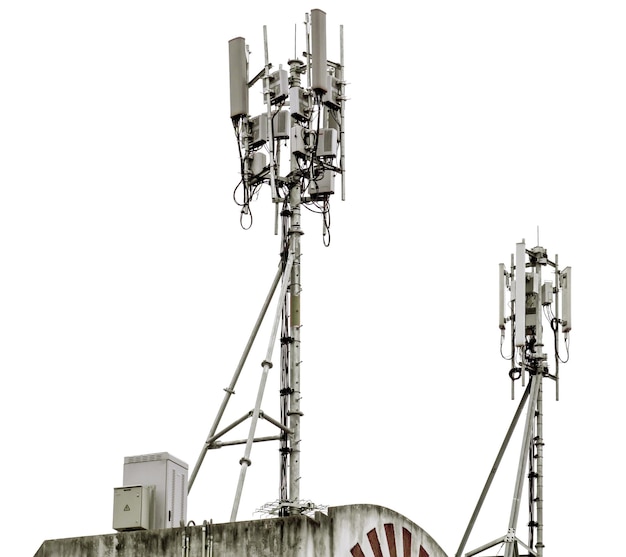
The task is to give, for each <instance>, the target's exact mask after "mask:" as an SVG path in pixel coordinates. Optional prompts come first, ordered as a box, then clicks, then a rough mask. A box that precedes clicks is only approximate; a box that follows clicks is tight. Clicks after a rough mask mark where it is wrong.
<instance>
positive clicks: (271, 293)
mask: <svg viewBox="0 0 626 557" xmlns="http://www.w3.org/2000/svg"><path fill="white" fill-rule="evenodd" d="M282 274H283V269H282V263H281V264H280V265H279V266H278V271H276V276H275V277H274V281H273V282H272V286H271V287H270V290H269V292H268V293H267V296H266V298H265V301H264V302H263V307H261V312H260V313H259V316H258V317H257V320H256V323H255V324H254V327H253V329H252V332H251V333H250V337H249V338H248V343H247V344H246V347H245V348H244V350H243V354H242V355H241V358H240V359H239V363H238V364H237V368H236V369H235V373H234V374H233V378H232V379H231V382H230V385H229V386H228V388H226V389H224V390H225V391H226V394H225V395H224V398H223V400H222V404H221V406H220V408H219V410H218V412H217V415H216V416H215V420H214V422H213V425H212V426H211V431H209V435H208V436H207V440H206V441H205V442H204V446H203V447H202V450H201V451H200V456H199V457H198V461H197V462H196V465H195V467H194V469H193V472H192V473H191V476H190V477H189V484H188V486H187V493H189V492H190V491H191V488H192V486H193V484H194V482H195V480H196V476H197V475H198V472H199V471H200V466H202V462H203V461H204V457H205V456H206V453H207V451H208V450H209V445H210V440H211V438H212V437H213V436H214V435H215V432H216V431H217V428H218V427H219V424H220V421H221V419H222V416H223V415H224V411H225V410H226V405H227V404H228V401H229V400H230V397H231V395H233V394H235V386H236V384H237V380H238V379H239V375H241V370H242V369H243V366H244V364H245V363H246V360H247V359H248V355H249V354H250V349H251V348H252V345H253V344H254V340H255V339H256V335H257V333H258V332H259V329H260V328H261V324H262V323H263V319H264V317H265V314H266V313H267V308H268V307H269V305H270V303H271V301H272V297H273V296H274V292H276V287H277V286H278V283H279V282H280V277H281V276H282Z"/></svg>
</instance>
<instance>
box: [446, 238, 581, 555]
mask: <svg viewBox="0 0 626 557" xmlns="http://www.w3.org/2000/svg"><path fill="white" fill-rule="evenodd" d="M538 235H539V229H537V236H538ZM537 240H538V238H537ZM548 267H549V268H551V269H552V271H553V273H554V281H550V280H546V281H544V280H543V271H544V269H545V268H548ZM571 276H572V271H571V268H570V267H566V268H565V269H563V270H562V271H561V270H559V266H558V256H556V257H555V259H554V261H551V260H550V259H549V258H548V253H547V251H546V249H545V248H543V247H541V246H539V245H538V246H537V247H534V248H532V249H530V250H527V249H526V244H525V241H524V240H522V241H521V242H520V243H518V244H517V246H516V250H515V255H514V256H513V255H511V267H510V270H509V271H507V270H506V268H505V265H504V264H503V263H501V264H500V268H499V277H500V311H499V323H498V325H499V327H500V331H501V341H500V350H501V352H502V350H503V347H504V345H505V337H506V330H507V326H508V328H509V331H510V333H509V334H510V355H508V356H505V355H504V354H503V357H505V358H506V359H508V360H510V361H511V363H512V366H511V368H510V371H509V377H510V379H511V398H514V397H515V383H516V382H517V381H520V380H521V383H522V386H524V387H525V389H524V392H523V395H522V399H521V401H520V404H519V406H518V409H517V411H516V413H515V416H514V418H513V421H512V422H511V425H510V427H509V429H508V431H507V433H506V436H505V439H504V441H503V443H502V446H501V447H500V451H499V452H498V455H497V457H496V460H495V462H494V465H493V467H492V469H491V472H490V474H489V477H488V478H487V482H486V483H485V487H484V488H483V491H482V493H481V495H480V497H479V500H478V503H477V504H476V507H475V509H474V513H473V514H472V517H471V519H470V522H469V524H468V526H467V529H466V530H465V533H464V535H463V539H462V540H461V543H460V545H459V549H458V550H457V552H456V554H455V556H456V557H461V555H462V554H463V551H464V549H465V545H466V543H467V540H468V538H469V535H470V533H471V531H472V528H473V526H474V524H475V522H476V519H477V518H478V514H479V513H480V509H481V507H482V504H483V502H484V500H485V498H486V496H487V493H488V491H489V488H490V487H491V483H492V481H493V478H494V476H495V473H496V471H497V469H498V467H499V465H500V462H501V460H502V457H503V456H504V453H505V450H506V448H507V446H508V443H509V441H510V439H511V436H512V434H513V431H514V430H515V427H516V425H517V422H518V421H519V418H520V416H521V415H522V413H523V410H524V408H525V407H526V409H527V414H526V421H525V424H524V433H523V437H522V446H521V450H520V455H519V462H518V467H517V475H516V481H515V488H514V491H513V499H512V503H511V510H510V514H509V521H508V527H507V532H506V534H505V535H504V536H501V537H499V538H496V539H495V540H493V541H492V542H489V543H487V544H485V545H483V546H481V547H479V548H477V549H475V550H473V551H470V552H468V553H466V554H465V556H466V557H472V556H474V555H478V554H481V553H484V552H486V551H488V550H490V549H492V548H494V547H496V546H500V548H501V547H502V546H504V557H520V556H522V555H525V556H533V557H543V554H544V553H543V550H544V538H543V529H544V517H543V496H544V493H543V491H544V490H543V487H544V477H543V459H544V455H543V447H544V437H543V381H544V379H552V380H553V381H554V382H555V385H556V399H557V400H558V399H559V364H560V363H565V362H567V360H568V359H569V332H570V331H571V328H572V316H571ZM507 292H508V293H509V304H508V307H509V311H508V312H507V310H506V307H507V303H506V294H507ZM544 320H546V321H547V322H548V327H547V328H546V330H547V331H551V332H552V334H553V337H554V339H553V346H554V353H553V358H554V371H553V372H552V373H550V371H549V367H548V353H547V351H546V345H545V344H544V336H545V335H544V327H543V322H544ZM561 336H562V337H563V338H564V340H565V356H566V357H565V359H564V358H563V357H562V356H563V354H562V353H561V349H560V347H559V339H560V337H561ZM527 466H528V474H526V470H527ZM525 476H526V477H527V479H528V484H527V485H528V513H529V519H528V540H527V542H523V541H521V540H520V538H519V537H518V535H517V525H518V521H519V513H520V504H521V500H522V491H523V487H524V477H525ZM498 555H500V553H499V551H498Z"/></svg>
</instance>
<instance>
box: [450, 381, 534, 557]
mask: <svg viewBox="0 0 626 557" xmlns="http://www.w3.org/2000/svg"><path fill="white" fill-rule="evenodd" d="M529 392H530V385H528V386H527V387H526V389H525V390H524V394H523V395H522V399H521V400H520V403H519V406H518V407H517V411H516V412H515V416H513V420H512V421H511V425H510V426H509V429H508V431H507V432H506V435H505V437H504V441H503V442H502V446H501V447H500V451H499V452H498V456H496V460H495V461H494V463H493V466H492V467H491V472H490V473H489V477H488V478H487V481H486V482H485V487H483V490H482V492H481V494H480V497H479V498H478V503H476V508H475V509H474V512H473V514H472V518H470V521H469V524H468V525H467V528H466V530H465V534H463V539H462V540H461V543H460V544H459V548H458V549H457V551H456V553H455V557H461V554H462V553H463V550H464V549H465V545H466V544H467V540H468V539H469V537H470V534H471V533H472V529H473V528H474V524H475V523H476V519H477V518H478V514H479V513H480V509H481V508H482V506H483V503H484V501H485V498H486V497H487V493H488V492H489V488H490V487H491V484H492V482H493V478H494V477H495V475H496V471H497V470H498V467H499V466H500V462H501V461H502V457H503V456H504V453H505V451H506V448H507V446H508V444H509V441H510V440H511V436H512V435H513V432H514V431H515V428H516V427H517V422H518V421H519V418H520V416H521V415H522V411H523V409H524V405H525V404H526V400H527V399H528V394H529Z"/></svg>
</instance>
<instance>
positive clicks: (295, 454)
mask: <svg viewBox="0 0 626 557" xmlns="http://www.w3.org/2000/svg"><path fill="white" fill-rule="evenodd" d="M301 195H302V193H301V185H300V183H298V184H297V185H295V186H294V187H293V188H291V192H290V197H291V229H290V233H291V256H292V257H293V267H292V269H291V285H290V293H289V299H290V315H289V318H290V329H289V336H290V337H291V357H290V360H289V366H290V370H289V376H290V378H291V385H290V395H289V428H290V429H291V434H290V435H289V440H290V443H289V449H290V450H289V501H290V502H291V503H297V502H298V500H299V499H300V442H301V437H300V417H301V416H302V412H301V410H300V399H301V397H302V395H301V392H300V364H301V362H300V327H301V322H300V293H301V283H300V257H301V253H300V236H301V235H302V229H301V227H300V201H301Z"/></svg>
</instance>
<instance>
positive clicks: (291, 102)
mask: <svg viewBox="0 0 626 557" xmlns="http://www.w3.org/2000/svg"><path fill="white" fill-rule="evenodd" d="M305 33H306V44H307V49H306V51H305V52H304V53H303V60H301V59H298V58H297V57H294V58H293V59H291V60H289V61H288V65H289V71H287V70H285V69H283V68H282V65H281V66H279V68H278V70H273V67H272V65H271V64H270V62H269V56H268V43H267V29H266V27H264V28H263V35H264V44H265V49H264V50H265V64H264V67H263V69H262V70H261V71H259V72H258V73H257V74H256V75H255V76H254V77H253V78H252V79H249V69H248V65H249V64H248V62H249V49H248V46H247V45H246V42H245V39H244V38H242V37H237V38H235V39H232V40H231V41H229V63H230V117H231V120H232V123H233V128H234V130H235V136H236V139H237V146H238V149H239V155H240V171H241V179H240V182H239V184H238V185H237V187H236V188H235V192H234V198H235V201H236V202H237V203H238V204H239V205H240V206H241V215H240V219H241V224H242V227H244V228H249V227H250V226H251V225H252V211H251V208H250V205H251V203H252V201H253V200H254V199H255V198H256V197H257V194H258V193H259V191H260V189H261V188H262V186H263V185H267V186H269V188H270V190H271V199H272V202H273V203H274V205H275V208H276V209H275V233H276V234H277V233H278V228H279V226H278V224H279V221H280V223H281V226H280V229H281V250H280V261H279V263H278V270H277V272H276V275H275V277H274V280H273V282H272V285H271V287H270V290H269V293H268V295H267V297H266V299H265V302H264V304H263V306H262V308H261V312H260V314H259V317H258V319H257V321H256V323H255V325H254V328H253V330H252V333H251V335H250V338H249V340H248V343H247V345H246V347H245V349H244V352H243V354H242V356H241V359H240V361H239V364H238V365H237V368H236V370H235V373H234V375H233V378H232V381H231V383H230V385H229V386H228V387H227V388H226V389H225V391H226V394H225V396H224V399H223V401H222V405H221V406H220V408H219V410H218V413H217V416H216V418H215V421H214V422H213V425H212V427H211V430H210V432H209V435H208V437H207V439H206V441H205V443H204V446H203V448H202V451H201V453H200V456H199V458H198V461H197V463H196V466H195V468H194V470H193V472H192V474H191V475H190V478H189V484H188V489H189V490H191V488H192V486H193V484H194V481H195V479H196V476H197V474H198V471H199V469H200V466H201V465H202V462H203V460H204V457H205V455H206V453H207V451H208V450H209V449H215V448H219V447H222V446H224V445H226V444H229V445H236V444H245V452H244V455H243V457H242V458H241V460H240V461H239V463H240V466H241V468H240V475H239V482H238V485H237V490H236V494H235V500H234V503H233V507H232V512H231V521H235V520H236V518H237V512H238V507H239V503H240V499H241V494H242V489H243V484H244V480H245V476H246V471H247V469H248V468H249V466H250V465H251V463H252V461H251V458H250V456H251V451H252V445H253V444H254V443H255V442H260V441H271V440H274V441H278V443H279V446H280V449H279V453H280V480H279V493H278V500H277V501H276V503H273V504H269V506H268V505H266V506H265V511H266V512H270V513H271V514H277V515H279V516H287V515H290V514H301V513H304V512H308V511H310V510H312V509H314V508H315V507H314V505H313V504H312V503H311V502H309V501H303V500H301V499H300V455H301V452H300V450H301V449H300V446H301V437H300V418H301V416H302V411H301V409H300V399H301V392H300V371H301V362H300V327H301V322H300V302H301V282H300V268H301V253H300V237H301V235H302V234H303V230H302V226H301V210H302V207H303V206H304V207H305V208H308V209H311V210H312V211H314V212H317V213H320V214H321V215H322V217H323V237H324V243H325V245H329V243H330V230H329V228H330V216H329V215H330V197H331V196H332V195H333V194H334V192H335V178H336V177H337V175H339V176H340V177H341V193H342V195H341V197H342V199H345V156H344V153H345V138H344V114H345V100H346V99H345V95H344V90H345V81H344V64H343V28H341V27H340V61H339V62H331V61H330V60H328V59H327V55H326V14H325V13H324V12H323V11H322V10H312V11H311V14H310V16H309V14H307V15H306V17H305ZM303 78H304V81H305V83H306V85H305V84H303ZM259 82H260V83H261V84H262V94H263V100H264V103H265V111H264V112H263V113H261V114H258V115H256V116H254V117H251V116H250V114H249V92H250V90H251V89H252V88H253V87H254V86H255V85H256V84H257V83H259ZM285 156H287V157H288V160H287V162H286V164H283V163H284V161H283V158H284V157H285ZM279 284H281V288H280V293H279V298H278V303H277V308H276V313H275V317H274V322H273V327H272V332H271V337H270V341H269V344H268V349H267V353H266V357H265V360H264V361H263V362H262V364H261V365H262V368H263V373H262V376H261V381H260V384H259V388H258V393H257V398H256V402H255V406H254V409H253V410H251V411H250V412H249V413H248V414H247V415H244V416H243V417H242V418H240V419H239V420H237V421H235V422H234V423H232V424H231V425H229V426H227V427H225V428H223V429H221V430H220V431H218V427H219V424H220V422H221V419H222V417H223V415H224V412H225V409H226V406H227V404H228V402H229V400H230V397H231V396H232V395H233V394H234V392H235V391H234V388H235V385H236V383H237V380H238V379H239V375H240V373H241V371H242V368H243V365H244V363H245V361H246V359H247V357H248V355H249V353H250V349H251V347H252V344H253V342H254V340H255V338H256V335H257V333H258V331H259V328H260V326H261V323H262V321H263V319H264V317H265V314H266V312H267V310H268V308H269V305H270V303H271V300H272V298H273V296H274V294H275V292H276V290H277V289H278V285H279ZM279 335H280V336H279ZM277 339H280V368H281V369H280V404H279V406H280V418H279V419H273V418H270V417H269V415H268V414H267V413H265V412H264V411H263V410H262V409H261V404H262V400H263V393H264V390H265V385H266V381H267V377H268V373H269V370H270V369H271V368H272V367H273V364H272V354H273V349H274V345H275V344H276V341H277ZM247 419H250V428H249V433H248V437H247V438H246V439H245V440H240V441H230V442H222V441H221V438H222V437H223V436H224V435H225V434H226V433H228V432H230V431H231V430H232V429H234V428H235V427H236V426H237V425H240V424H241V423H243V422H244V421H246V420H247ZM260 419H265V420H266V421H268V422H269V423H271V424H272V425H273V426H275V427H276V430H277V435H275V436H272V437H257V436H256V426H257V423H258V421H259V420H260ZM270 507H271V508H270Z"/></svg>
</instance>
